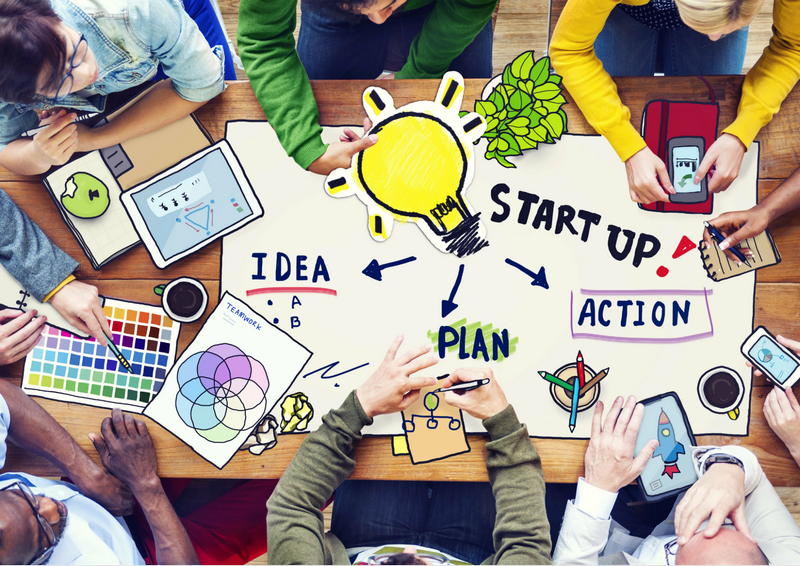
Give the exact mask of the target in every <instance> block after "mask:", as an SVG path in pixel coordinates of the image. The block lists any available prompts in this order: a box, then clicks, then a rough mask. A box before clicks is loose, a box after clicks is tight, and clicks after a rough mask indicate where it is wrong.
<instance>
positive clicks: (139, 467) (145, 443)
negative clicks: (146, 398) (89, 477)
mask: <svg viewBox="0 0 800 566" xmlns="http://www.w3.org/2000/svg"><path fill="white" fill-rule="evenodd" d="M100 432H101V433H102V436H100V435H98V434H95V433H91V434H89V440H91V441H92V444H94V447H95V450H97V453H98V454H100V459H101V460H102V461H103V466H105V467H106V469H107V470H108V471H109V472H111V473H112V474H114V475H115V476H116V477H118V478H119V479H120V480H122V481H123V482H124V483H125V484H126V485H127V486H128V487H130V489H131V491H132V492H133V494H134V496H136V494H137V492H139V491H141V490H146V489H152V488H154V487H158V486H160V484H161V480H159V479H158V460H157V459H156V449H155V447H154V446H153V439H152V438H150V433H149V432H148V431H147V425H146V424H144V421H141V420H139V419H134V418H133V416H132V415H130V414H128V413H123V412H122V411H121V410H119V409H113V410H112V411H111V417H110V418H109V417H106V418H105V419H103V423H102V424H101V425H100Z"/></svg>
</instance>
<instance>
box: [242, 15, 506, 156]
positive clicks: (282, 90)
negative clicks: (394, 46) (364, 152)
mask: <svg viewBox="0 0 800 566" xmlns="http://www.w3.org/2000/svg"><path fill="white" fill-rule="evenodd" d="M434 1H435V2H436V6H435V7H434V9H433V11H432V12H431V13H430V15H428V17H427V18H426V20H425V24H424V25H423V26H422V31H420V33H419V35H418V36H417V37H416V38H414V41H413V43H412V44H411V50H410V52H409V54H408V62H407V63H406V64H405V66H404V67H403V68H402V70H401V71H400V72H398V73H397V74H396V77H397V78H398V79H432V78H441V77H442V75H444V73H445V72H447V68H448V67H449V66H450V63H451V62H452V61H453V59H455V58H456V57H458V56H459V55H460V54H461V52H462V51H463V50H464V49H465V48H466V47H467V46H468V45H469V44H470V43H472V41H473V40H474V39H475V37H477V35H478V33H479V32H480V31H481V30H482V29H483V27H484V26H485V25H486V22H488V21H489V19H491V17H492V12H494V8H495V6H496V5H497V0H408V2H407V3H406V4H405V6H403V9H404V10H405V11H408V10H415V9H417V8H421V7H423V6H426V5H428V4H430V3H431V2H434ZM296 10H297V0H241V3H240V4H239V31H238V45H239V55H240V56H241V58H242V62H243V63H244V67H245V69H246V70H247V76H248V78H249V79H250V82H251V84H252V86H253V90H254V91H255V93H256V97H257V98H258V101H259V102H260V103H261V107H262V108H263V109H264V114H265V115H266V116H267V120H269V121H270V123H271V124H272V127H273V128H275V132H276V133H277V134H278V139H279V140H280V142H281V145H283V148H284V149H285V150H286V152H287V153H288V154H289V155H290V156H291V157H292V158H293V159H294V160H295V161H296V162H297V163H298V164H299V165H300V166H301V167H303V169H307V168H308V166H309V165H311V163H312V162H313V161H315V160H316V159H317V158H319V157H320V156H322V154H323V153H325V149H326V147H327V146H326V145H325V144H324V143H323V142H322V136H321V134H322V128H321V127H320V125H319V112H318V111H317V103H316V101H315V100H314V95H313V93H312V91H311V84H310V83H309V81H308V75H307V74H306V71H305V69H304V68H303V64H302V63H301V62H300V58H299V57H298V56H297V51H295V45H294V36H293V35H292V33H293V32H294V28H295V25H296V24H297V16H296ZM353 56H354V57H357V56H358V54H357V53H354V54H353Z"/></svg>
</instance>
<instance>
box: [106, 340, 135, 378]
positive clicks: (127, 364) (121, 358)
mask: <svg viewBox="0 0 800 566" xmlns="http://www.w3.org/2000/svg"><path fill="white" fill-rule="evenodd" d="M103 336H105V337H106V341H107V342H108V349H109V350H111V352H112V353H113V354H114V355H115V356H116V357H117V359H118V360H119V363H120V365H122V367H124V368H125V369H126V370H128V373H133V368H132V367H131V363H130V362H129V361H128V360H126V359H125V356H123V355H122V352H120V351H119V348H117V345H116V344H114V341H113V340H112V339H111V338H109V336H108V334H106V333H105V332H103Z"/></svg>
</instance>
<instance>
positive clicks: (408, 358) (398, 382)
mask: <svg viewBox="0 0 800 566" xmlns="http://www.w3.org/2000/svg"><path fill="white" fill-rule="evenodd" d="M402 343H403V336H402V335H401V336H398V337H397V338H395V341H394V342H393V343H392V345H391V346H390V347H389V351H388V352H386V356H385V357H384V358H383V362H382V363H381V365H380V367H379V368H378V369H377V370H376V371H375V373H373V374H372V375H371V376H370V378H369V379H368V380H367V381H365V382H364V383H363V384H362V385H361V386H360V387H359V388H358V389H356V397H358V401H359V403H361V408H362V409H364V412H365V413H367V416H369V417H370V418H372V417H375V416H377V415H386V414H389V413H397V412H398V411H402V410H403V409H405V408H406V407H408V406H409V405H410V404H411V403H413V402H414V401H416V400H417V399H418V398H419V390H420V389H422V388H423V387H430V386H432V385H436V378H435V377H412V376H411V374H413V373H416V372H418V371H420V370H423V369H425V368H429V367H431V366H433V365H436V364H438V363H439V360H438V359H437V358H436V357H435V356H428V357H425V358H422V357H421V356H423V355H424V354H427V353H428V352H430V350H431V347H430V346H421V347H419V348H417V349H416V350H412V351H411V352H406V353H405V354H403V355H401V356H399V357H396V356H397V350H399V349H400V344H402Z"/></svg>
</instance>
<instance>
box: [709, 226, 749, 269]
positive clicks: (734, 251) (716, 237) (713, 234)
mask: <svg viewBox="0 0 800 566" xmlns="http://www.w3.org/2000/svg"><path fill="white" fill-rule="evenodd" d="M703 226H705V227H706V230H708V233H709V235H710V236H711V239H713V240H714V241H715V242H717V245H719V244H721V243H722V242H723V241H724V240H725V237H724V236H723V235H722V234H720V233H719V232H717V229H716V228H714V227H713V226H712V225H711V224H709V223H708V222H703ZM728 249H729V250H730V251H731V253H732V254H733V255H735V256H736V259H738V260H739V261H741V262H742V263H743V264H745V265H746V266H747V267H751V265H750V264H749V263H747V259H746V258H745V257H744V254H743V253H742V252H740V251H739V250H738V249H736V246H731V247H730V248H728Z"/></svg>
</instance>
